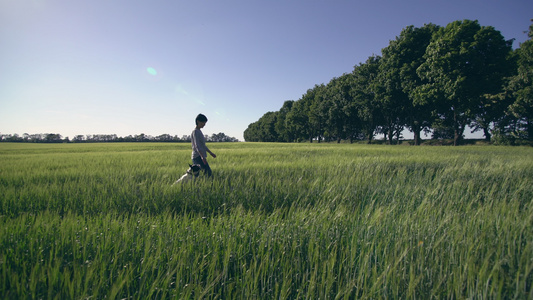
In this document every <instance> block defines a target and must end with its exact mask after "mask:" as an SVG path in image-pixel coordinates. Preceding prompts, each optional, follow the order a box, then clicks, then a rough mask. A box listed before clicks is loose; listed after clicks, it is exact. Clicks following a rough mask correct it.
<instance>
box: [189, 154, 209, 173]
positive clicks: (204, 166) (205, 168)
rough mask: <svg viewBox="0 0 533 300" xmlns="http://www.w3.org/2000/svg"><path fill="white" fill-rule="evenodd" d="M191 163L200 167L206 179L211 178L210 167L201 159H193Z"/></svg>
mask: <svg viewBox="0 0 533 300" xmlns="http://www.w3.org/2000/svg"><path fill="white" fill-rule="evenodd" d="M192 163H193V164H198V165H200V167H202V170H204V173H205V174H206V175H207V177H211V175H212V174H213V172H212V171H211V167H210V166H209V163H207V164H204V161H203V160H202V158H201V157H199V156H198V157H195V158H194V159H193V160H192Z"/></svg>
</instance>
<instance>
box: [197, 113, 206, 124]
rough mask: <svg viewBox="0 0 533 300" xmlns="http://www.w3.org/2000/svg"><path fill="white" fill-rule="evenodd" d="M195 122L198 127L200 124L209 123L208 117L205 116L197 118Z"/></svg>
mask: <svg viewBox="0 0 533 300" xmlns="http://www.w3.org/2000/svg"><path fill="white" fill-rule="evenodd" d="M195 122H196V126H198V122H202V123H204V125H205V123H206V122H207V117H206V116H204V115H203V114H199V115H198V116H196V120H195Z"/></svg>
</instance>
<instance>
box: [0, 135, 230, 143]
mask: <svg viewBox="0 0 533 300" xmlns="http://www.w3.org/2000/svg"><path fill="white" fill-rule="evenodd" d="M205 139H206V141H208V142H238V141H239V140H238V139H236V138H234V137H229V136H227V135H225V134H224V133H222V132H220V133H216V134H215V133H214V134H213V135H211V136H208V135H206V136H205ZM0 142H15V143H113V142H174V143H180V142H183V143H190V142H191V136H190V135H183V136H182V137H181V138H180V137H178V136H177V135H174V136H172V135H170V134H162V135H158V136H155V137H154V136H151V135H146V134H144V133H141V134H138V135H134V136H132V135H128V136H126V137H119V136H117V135H116V134H89V135H76V136H74V137H73V138H72V139H69V138H68V137H66V138H63V137H62V136H61V135H60V134H55V133H40V134H27V133H25V134H23V135H22V136H19V135H18V134H0Z"/></svg>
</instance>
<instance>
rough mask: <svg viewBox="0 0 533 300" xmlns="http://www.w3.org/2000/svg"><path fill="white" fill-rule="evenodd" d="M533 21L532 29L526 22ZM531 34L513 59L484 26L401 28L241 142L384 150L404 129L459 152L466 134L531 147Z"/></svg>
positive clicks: (508, 45) (506, 44) (269, 116)
mask: <svg viewBox="0 0 533 300" xmlns="http://www.w3.org/2000/svg"><path fill="white" fill-rule="evenodd" d="M532 21H533V20H532ZM532 37H533V25H532V26H531V27H530V31H529V39H528V40H527V41H526V42H524V43H522V44H521V45H520V47H519V48H517V49H516V50H513V49H512V42H513V40H505V39H504V37H503V36H502V35H501V33H500V32H499V31H497V30H495V29H494V28H493V27H491V26H481V25H480V24H479V23H478V21H471V20H463V21H455V22H452V23H450V24H448V25H447V26H446V27H440V26H437V25H434V24H428V25H425V26H423V27H421V28H416V27H414V26H409V27H407V28H405V29H404V30H402V32H401V34H400V36H398V37H396V39H395V40H393V41H391V42H390V44H389V45H388V46H387V47H386V48H384V49H382V55H381V56H377V55H374V56H371V57H369V58H368V60H367V61H366V62H364V63H361V64H359V65H356V66H355V67H354V70H353V72H352V73H347V74H343V75H342V76H340V77H338V78H333V79H332V80H331V81H330V82H329V83H328V84H321V85H315V86H314V87H313V88H311V89H309V90H308V91H307V92H306V93H305V94H304V95H303V96H302V98H301V99H299V100H297V101H292V100H289V101H286V102H285V103H284V104H283V106H282V107H281V109H280V110H279V111H276V112H268V113H266V114H264V115H263V116H262V117H261V118H260V119H259V120H258V121H256V122H254V123H252V124H250V125H249V126H248V128H247V129H246V130H245V132H244V139H245V140H246V141H260V142H274V141H275V142H294V141H302V140H309V141H310V142H312V141H313V140H317V141H319V142H320V141H321V140H326V141H333V140H337V141H339V142H340V141H341V140H350V142H352V141H353V140H356V139H366V140H368V142H369V143H370V142H371V141H372V139H373V138H374V137H375V135H376V134H384V135H385V137H386V138H387V139H388V141H389V143H393V142H394V141H395V140H398V139H400V137H401V132H402V131H403V130H405V129H408V130H409V131H411V132H413V133H414V144H416V145H419V144H420V143H421V133H422V132H425V133H432V135H433V138H453V140H454V145H457V144H460V143H461V141H462V139H463V138H464V131H465V129H466V128H467V127H470V128H472V129H473V130H474V131H479V130H482V131H483V133H484V135H485V138H486V139H487V140H491V138H492V137H493V136H494V137H497V138H498V139H500V140H505V141H511V142H512V141H515V140H516V139H526V140H531V139H532V138H533V126H532V125H533V124H531V120H532V117H533V105H532V103H533V101H532V99H533V71H532V70H533V65H532V64H533V41H532V40H531V38H532Z"/></svg>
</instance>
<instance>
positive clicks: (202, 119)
mask: <svg viewBox="0 0 533 300" xmlns="http://www.w3.org/2000/svg"><path fill="white" fill-rule="evenodd" d="M195 122H196V128H194V130H193V132H192V134H191V144H192V155H191V157H192V163H193V164H198V165H200V166H201V167H202V170H204V174H207V176H208V177H211V175H212V174H213V172H212V171H211V167H210V166H209V164H208V163H207V153H209V154H210V155H211V156H212V157H213V158H216V157H217V156H216V155H215V153H213V152H211V150H209V148H207V146H206V144H205V138H204V134H203V133H202V128H204V126H205V123H207V117H206V116H205V115H203V114H199V115H198V116H196V120H195ZM196 176H198V175H196Z"/></svg>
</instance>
